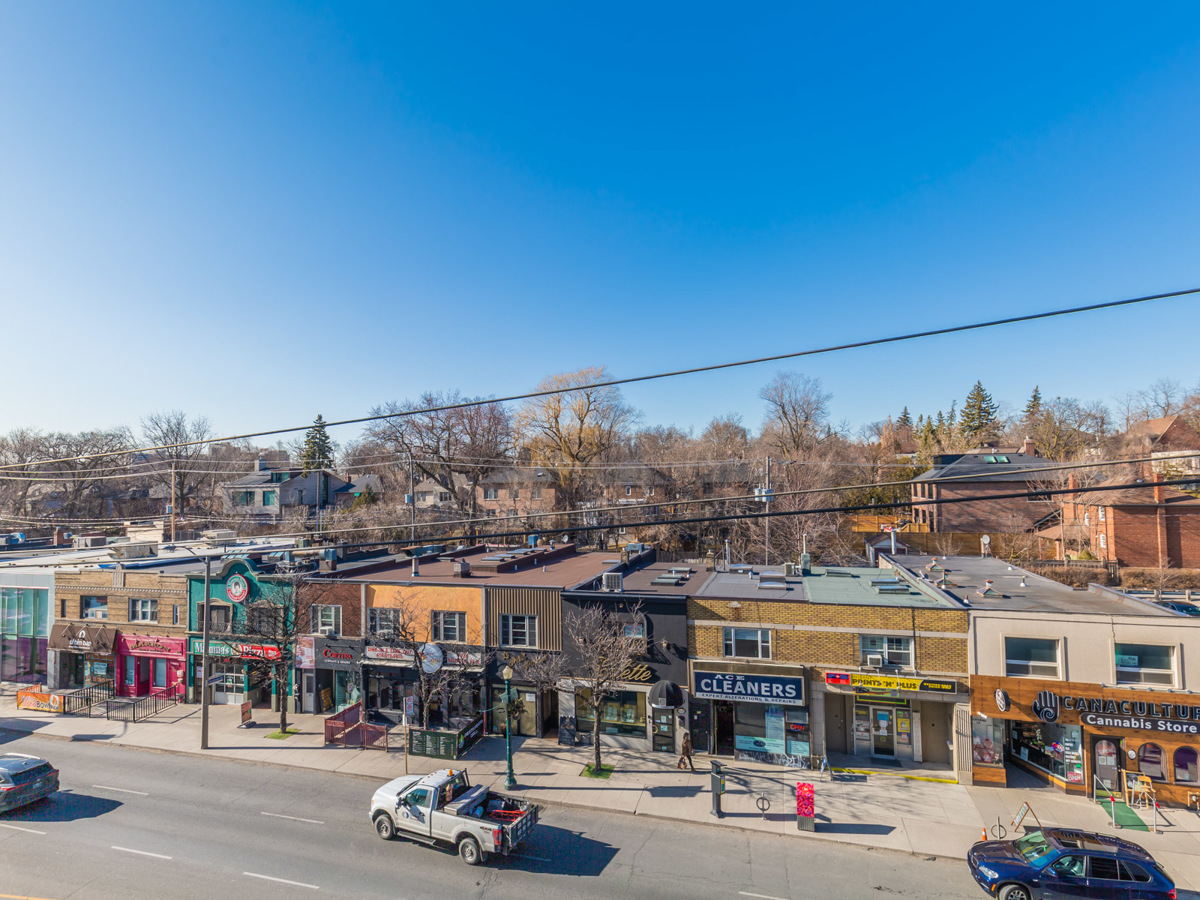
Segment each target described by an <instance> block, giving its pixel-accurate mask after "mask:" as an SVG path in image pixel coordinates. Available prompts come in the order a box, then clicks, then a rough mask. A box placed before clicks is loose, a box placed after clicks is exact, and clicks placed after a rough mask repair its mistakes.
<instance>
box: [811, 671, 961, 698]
mask: <svg viewBox="0 0 1200 900" xmlns="http://www.w3.org/2000/svg"><path fill="white" fill-rule="evenodd" d="M825 683H826V684H835V685H844V686H847V687H856V688H871V689H873V690H877V691H929V692H931V693H934V694H956V693H958V682H956V681H954V680H953V679H950V678H901V677H899V676H896V675H873V674H868V673H865V672H826V673H825Z"/></svg>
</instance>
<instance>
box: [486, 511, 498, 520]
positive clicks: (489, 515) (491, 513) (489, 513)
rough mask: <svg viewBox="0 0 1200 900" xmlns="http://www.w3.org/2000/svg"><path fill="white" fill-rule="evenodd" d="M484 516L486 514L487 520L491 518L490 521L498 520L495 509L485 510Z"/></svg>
mask: <svg viewBox="0 0 1200 900" xmlns="http://www.w3.org/2000/svg"><path fill="white" fill-rule="evenodd" d="M483 514H484V516H485V517H486V518H489V519H494V518H496V511H495V510H494V509H487V510H484V513H483Z"/></svg>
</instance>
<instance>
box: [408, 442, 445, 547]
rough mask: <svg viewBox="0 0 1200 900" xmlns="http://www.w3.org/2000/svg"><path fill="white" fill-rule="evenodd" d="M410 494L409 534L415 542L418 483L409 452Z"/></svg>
mask: <svg viewBox="0 0 1200 900" xmlns="http://www.w3.org/2000/svg"><path fill="white" fill-rule="evenodd" d="M450 490H454V482H453V481H451V482H450ZM408 496H409V501H408V506H409V510H410V512H411V514H412V518H411V519H410V521H411V522H412V527H411V528H410V530H409V534H408V536H409V538H411V539H412V540H413V541H414V542H415V541H416V539H417V485H416V478H415V473H414V472H413V458H412V454H411V453H410V454H408Z"/></svg>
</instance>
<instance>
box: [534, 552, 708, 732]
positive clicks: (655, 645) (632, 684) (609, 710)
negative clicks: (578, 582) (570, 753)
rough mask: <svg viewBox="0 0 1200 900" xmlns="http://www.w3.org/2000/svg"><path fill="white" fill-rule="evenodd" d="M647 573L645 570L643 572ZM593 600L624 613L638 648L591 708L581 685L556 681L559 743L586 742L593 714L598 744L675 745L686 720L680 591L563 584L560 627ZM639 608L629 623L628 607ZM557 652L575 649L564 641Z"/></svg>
mask: <svg viewBox="0 0 1200 900" xmlns="http://www.w3.org/2000/svg"><path fill="white" fill-rule="evenodd" d="M654 574H655V572H654V571H651V572H649V573H648V574H647V577H646V580H647V581H648V580H649V577H650V576H653V575H654ZM631 580H632V579H631ZM628 583H629V582H628V581H627V582H626V584H627V585H628ZM597 604H601V605H603V606H605V607H607V608H609V609H612V610H613V611H614V612H615V613H616V614H617V616H618V617H619V618H623V619H628V620H629V623H630V625H629V629H630V631H629V638H630V640H631V641H634V642H636V644H637V645H638V652H637V653H636V655H635V657H634V659H633V661H632V662H631V663H630V664H629V665H628V666H626V668H625V670H624V672H623V673H622V685H621V690H620V691H619V692H618V693H617V694H616V695H614V696H611V697H606V698H604V699H603V700H602V701H601V703H600V704H599V708H598V709H597V708H595V707H596V704H593V703H592V702H591V697H590V692H589V691H588V690H587V688H586V687H584V686H581V685H579V684H572V685H563V686H560V690H559V692H558V720H559V721H558V724H559V741H560V743H568V744H569V743H575V742H579V743H591V741H592V736H593V733H594V732H593V728H594V725H595V718H594V716H596V715H599V717H600V740H601V741H602V742H603V743H605V744H611V745H613V746H617V747H624V748H627V749H636V750H646V751H651V752H659V753H677V752H678V748H679V745H680V742H681V740H682V733H683V730H684V729H685V728H686V727H687V721H688V720H687V707H688V692H687V691H686V690H685V688H686V685H687V672H688V667H687V596H686V595H685V594H683V593H670V594H666V593H658V592H655V591H652V590H645V591H637V590H630V589H629V588H628V587H626V589H625V590H623V591H622V592H621V593H610V592H605V591H597V590H575V591H564V592H563V620H564V627H565V628H569V620H570V618H571V617H572V616H573V615H578V614H579V612H580V611H581V610H583V609H585V608H587V607H590V606H595V605H597ZM639 608H640V611H641V619H642V621H641V622H640V623H636V622H635V610H637V609H639ZM639 626H640V627H639ZM563 652H564V653H567V654H568V655H570V654H572V653H574V652H575V651H574V649H573V648H572V647H570V646H569V642H567V645H566V646H564V649H563ZM569 662H570V663H576V662H578V659H573V660H569Z"/></svg>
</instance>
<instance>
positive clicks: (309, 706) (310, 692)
mask: <svg viewBox="0 0 1200 900" xmlns="http://www.w3.org/2000/svg"><path fill="white" fill-rule="evenodd" d="M302 683H303V687H302V688H301V694H300V711H301V712H306V713H311V712H314V710H313V696H314V695H315V694H316V692H317V679H316V677H315V676H314V675H313V673H312V672H305V673H304V678H303V682H302Z"/></svg>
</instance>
